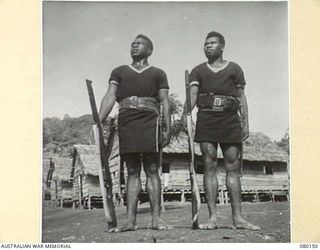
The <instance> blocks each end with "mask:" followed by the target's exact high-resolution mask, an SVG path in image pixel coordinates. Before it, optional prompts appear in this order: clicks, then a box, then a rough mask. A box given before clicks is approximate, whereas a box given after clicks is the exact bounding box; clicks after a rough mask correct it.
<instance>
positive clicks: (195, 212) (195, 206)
mask: <svg viewBox="0 0 320 250" xmlns="http://www.w3.org/2000/svg"><path fill="white" fill-rule="evenodd" d="M185 84H186V108H187V110H186V111H187V114H186V115H187V129H188V142H189V155H190V160H189V174H190V182H191V192H192V228H194V229H196V228H198V227H199V225H198V217H199V211H200V205H201V200H200V193H199V187H198V183H197V178H196V171H195V160H194V141H193V133H192V117H191V98H190V85H189V72H188V71H187V70H186V71H185Z"/></svg>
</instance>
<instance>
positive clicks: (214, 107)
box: [197, 93, 239, 112]
mask: <svg viewBox="0 0 320 250" xmlns="http://www.w3.org/2000/svg"><path fill="white" fill-rule="evenodd" d="M197 106H198V108H199V110H201V111H214V112H236V111H237V110H238V108H239V101H238V100H237V99H236V98H235V97H233V96H225V95H214V94H213V93H205V94H199V96H198V102H197Z"/></svg>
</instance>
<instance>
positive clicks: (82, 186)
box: [73, 138, 120, 209]
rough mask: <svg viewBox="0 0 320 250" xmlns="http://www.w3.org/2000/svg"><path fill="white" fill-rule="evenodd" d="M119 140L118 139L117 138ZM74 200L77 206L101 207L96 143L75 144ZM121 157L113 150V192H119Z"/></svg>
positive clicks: (111, 158)
mask: <svg viewBox="0 0 320 250" xmlns="http://www.w3.org/2000/svg"><path fill="white" fill-rule="evenodd" d="M115 139H116V138H115ZM115 141H117V140H115ZM73 157H74V158H73V159H74V170H73V175H74V178H73V201H74V206H75V207H84V208H89V209H90V208H91V207H101V206H102V196H101V189H100V184H99V183H100V182H99V162H98V160H99V158H98V155H97V151H96V146H95V145H80V144H77V145H74V154H73ZM119 161H120V158H119V157H118V156H117V155H116V156H115V155H114V153H113V151H112V152H111V155H110V158H109V168H110V173H111V178H112V179H113V187H112V189H113V193H114V194H117V193H119V190H120V186H119V176H120V175H119V171H120V167H119Z"/></svg>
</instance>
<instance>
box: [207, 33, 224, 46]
mask: <svg viewBox="0 0 320 250" xmlns="http://www.w3.org/2000/svg"><path fill="white" fill-rule="evenodd" d="M210 37H218V38H219V41H220V43H222V44H223V45H225V44H226V41H225V40H224V36H223V35H221V34H220V33H218V32H216V31H211V32H209V33H208V35H207V37H206V40H207V39H208V38H210Z"/></svg>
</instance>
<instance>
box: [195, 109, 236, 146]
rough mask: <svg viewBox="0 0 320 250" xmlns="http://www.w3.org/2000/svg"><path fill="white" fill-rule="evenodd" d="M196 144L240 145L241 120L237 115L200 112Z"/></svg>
mask: <svg viewBox="0 0 320 250" xmlns="http://www.w3.org/2000/svg"><path fill="white" fill-rule="evenodd" d="M195 141H196V142H220V143H240V142H241V127H240V119H239V116H238V114H236V113H227V112H212V111H199V112H198V114H197V124H196V132H195Z"/></svg>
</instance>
